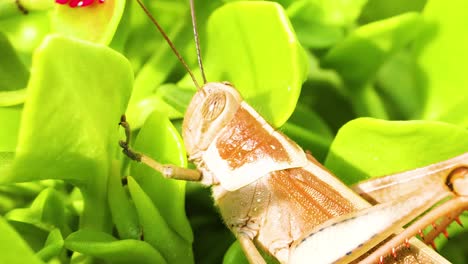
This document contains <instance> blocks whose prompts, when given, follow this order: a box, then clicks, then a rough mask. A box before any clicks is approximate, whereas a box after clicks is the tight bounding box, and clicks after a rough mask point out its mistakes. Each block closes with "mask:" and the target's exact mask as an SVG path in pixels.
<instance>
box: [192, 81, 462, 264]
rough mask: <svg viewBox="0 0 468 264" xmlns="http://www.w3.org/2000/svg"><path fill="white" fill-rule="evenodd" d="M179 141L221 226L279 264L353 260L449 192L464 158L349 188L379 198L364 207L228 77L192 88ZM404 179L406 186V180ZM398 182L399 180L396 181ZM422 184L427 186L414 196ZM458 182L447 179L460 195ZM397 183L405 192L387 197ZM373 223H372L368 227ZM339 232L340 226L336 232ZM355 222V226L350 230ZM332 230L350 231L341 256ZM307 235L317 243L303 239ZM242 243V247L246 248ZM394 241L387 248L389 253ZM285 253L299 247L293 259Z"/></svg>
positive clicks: (364, 203) (365, 203)
mask: <svg viewBox="0 0 468 264" xmlns="http://www.w3.org/2000/svg"><path fill="white" fill-rule="evenodd" d="M183 137H184V140H185V142H186V147H187V151H188V155H189V158H190V159H191V160H192V161H193V162H194V163H195V164H196V165H197V168H198V169H199V170H200V171H201V179H200V181H201V182H202V183H205V184H207V185H210V186H212V190H213V197H214V199H215V202H216V204H217V205H218V207H219V209H220V212H221V215H222V217H223V219H224V221H225V223H226V225H227V226H228V227H229V228H230V229H231V230H232V231H233V232H234V233H235V234H236V236H237V237H238V238H240V239H241V241H242V239H245V240H251V241H255V242H256V244H258V245H259V246H261V247H262V248H264V249H265V250H267V251H268V252H270V253H271V254H272V255H274V256H275V257H276V258H277V259H278V260H279V261H280V262H282V263H290V262H293V263H307V262H304V260H307V258H308V259H309V260H310V259H314V261H316V262H314V263H331V262H335V261H338V260H339V261H344V262H349V261H352V260H354V259H356V258H357V257H359V256H360V255H361V254H363V253H365V252H367V251H368V250H370V249H371V248H373V247H374V246H376V245H377V244H378V243H380V242H381V241H383V240H384V239H385V238H387V237H388V236H390V235H391V234H392V233H394V232H396V231H397V230H398V228H400V227H402V226H403V225H405V224H407V223H408V222H409V221H411V220H412V219H414V218H415V217H416V216H418V215H419V214H421V213H423V212H424V211H425V210H427V209H429V208H430V207H431V206H432V205H434V204H435V203H436V202H438V201H440V200H442V199H444V198H445V197H447V196H449V195H451V194H453V192H452V191H451V190H450V189H449V188H448V187H447V185H445V183H446V182H449V181H450V179H446V177H447V176H448V175H449V172H451V170H453V169H454V168H455V166H461V164H465V166H468V161H467V157H468V155H464V156H461V157H459V158H458V159H455V160H451V161H448V162H445V163H442V164H436V165H433V166H431V167H428V168H423V169H420V170H416V171H410V172H407V173H403V174H397V175H394V176H389V177H386V178H381V179H378V180H375V181H370V182H367V183H363V184H361V185H358V186H357V187H356V188H361V189H364V190H365V192H364V193H362V194H361V195H363V196H365V195H366V194H367V197H368V198H370V197H375V198H374V199H378V200H377V202H379V203H382V204H381V205H378V206H374V207H370V205H369V203H368V202H366V201H364V200H363V199H362V198H361V197H360V196H358V195H357V194H356V193H355V192H353V191H352V190H351V189H349V188H348V187H347V186H345V185H344V184H343V183H342V182H340V181H339V180H338V179H337V178H336V177H334V176H333V175H332V174H330V173H329V172H328V171H327V170H326V169H325V168H324V167H323V166H321V165H320V164H319V163H318V162H317V161H316V160H315V159H314V158H313V157H312V156H311V155H308V154H306V153H305V152H304V151H303V150H302V149H301V148H300V147H299V146H297V145H296V144H295V143H294V142H293V141H291V140H290V139H289V138H287V137H286V136H285V135H283V134H282V133H280V132H278V131H276V130H274V129H273V128H272V127H271V126H270V125H269V124H268V123H267V122H266V121H265V120H264V119H263V118H262V117H261V116H259V114H258V113H257V112H255V110H253V108H251V107H250V106H249V105H248V104H247V103H245V101H243V100H242V98H241V96H240V94H239V93H238V92H237V91H236V90H235V88H234V87H232V85H230V84H228V83H208V84H205V85H204V86H203V88H202V90H200V91H198V92H197V93H196V95H195V96H194V98H193V99H192V101H191V103H190V105H189V107H188V110H187V115H186V116H185V119H184V126H183ZM463 162H465V163H463ZM444 164H445V165H444ZM444 177H445V178H444ZM464 177H466V175H463V176H461V179H464ZM389 179H390V180H389ZM410 179H412V180H413V181H414V182H412V183H408V181H410ZM389 182H391V183H392V184H389ZM402 182H406V183H405V184H397V183H402ZM421 183H425V185H426V186H431V187H432V188H431V189H430V191H426V192H424V193H421V192H419V191H418V188H420V186H419V184H421ZM465 185H466V184H465V182H462V183H459V184H456V186H457V187H459V188H460V189H462V190H465V191H466V190H468V186H465ZM369 186H372V187H369ZM388 186H391V187H393V189H391V188H389V187H388ZM396 188H399V189H402V188H405V189H406V190H407V191H406V192H405V191H399V192H394V193H392V190H395V189H396ZM377 192H378V194H375V193H377ZM395 193H397V194H398V195H395ZM392 195H393V196H392ZM462 195H463V194H462ZM379 219H380V221H379ZM372 221H379V222H375V223H374V224H373V227H372V228H370V227H369V228H367V225H368V223H372ZM426 225H427V223H426ZM340 228H341V229H342V228H347V229H348V232H343V231H341V232H340V230H341V229H340ZM358 228H361V229H363V230H361V232H358V233H356V229H358ZM334 229H336V231H335V230H334ZM340 233H341V235H346V234H349V235H351V236H354V237H353V238H354V239H352V238H350V239H349V244H350V245H349V246H348V248H347V249H346V248H343V249H341V250H342V252H341V253H339V250H337V245H336V243H337V242H340V245H341V244H345V243H343V241H339V240H337V237H338V235H339V234H340ZM320 235H322V236H324V237H325V238H321V237H320ZM333 235H336V237H335V238H334V237H333ZM413 235H414V234H408V236H407V237H405V239H407V238H410V237H411V236H413ZM314 236H317V237H318V238H314V239H315V240H316V243H318V244H321V247H318V246H314V245H313V242H311V240H312V239H311V237H314ZM327 236H331V237H328V238H327ZM404 242H405V241H400V244H403V243H404ZM311 243H312V244H311ZM309 244H311V245H309ZM327 244H329V245H328V247H329V248H331V249H333V250H335V252H336V251H338V252H336V254H335V255H331V256H330V258H324V260H323V262H321V261H320V260H318V259H317V258H313V256H314V255H318V254H314V253H313V252H310V250H312V251H313V250H314V249H316V250H317V251H320V250H319V249H321V248H322V247H323V249H322V250H326V249H327ZM242 245H243V247H244V248H245V250H246V251H247V252H248V251H249V249H248V248H249V247H251V246H249V244H248V243H247V242H246V243H243V244H242ZM305 245H307V246H305ZM397 246H399V245H398V244H395V245H392V247H391V248H389V249H388V252H389V251H390V250H391V249H393V248H396V247H397ZM343 250H344V251H343ZM292 251H294V252H295V253H296V252H298V253H297V254H295V256H292V255H291V253H292ZM388 252H386V253H388ZM384 253H385V252H384ZM382 256H383V255H382ZM251 261H252V262H254V261H255V260H251ZM428 261H429V260H427V259H426V260H425V262H428Z"/></svg>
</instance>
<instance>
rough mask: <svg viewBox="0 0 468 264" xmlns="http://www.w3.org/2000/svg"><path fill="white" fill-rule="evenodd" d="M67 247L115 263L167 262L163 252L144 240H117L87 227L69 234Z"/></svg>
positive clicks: (66, 242) (149, 263) (144, 263)
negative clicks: (162, 254)
mask: <svg viewBox="0 0 468 264" xmlns="http://www.w3.org/2000/svg"><path fill="white" fill-rule="evenodd" d="M65 247H66V248H68V249H70V250H73V251H76V252H80V253H83V254H86V255H90V256H94V257H97V258H100V259H104V260H106V261H108V262H109V263H115V264H127V263H128V264H129V263H142V264H146V263H148V264H151V263H162V264H164V263H166V261H165V260H164V258H163V257H162V256H161V254H160V253H159V252H158V251H157V250H155V249H154V248H152V247H151V246H150V245H149V244H148V243H146V242H144V241H140V240H133V239H125V240H117V239H116V238H114V237H113V236H111V235H109V234H106V233H103V232H96V231H92V230H87V229H82V230H80V231H78V232H75V233H73V234H71V235H70V236H68V237H67V238H66V239H65Z"/></svg>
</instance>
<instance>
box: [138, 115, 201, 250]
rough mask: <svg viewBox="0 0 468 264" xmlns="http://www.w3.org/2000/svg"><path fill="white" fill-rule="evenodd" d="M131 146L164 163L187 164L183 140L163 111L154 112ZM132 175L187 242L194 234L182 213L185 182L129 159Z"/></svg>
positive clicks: (190, 240) (169, 223) (162, 214)
mask: <svg viewBox="0 0 468 264" xmlns="http://www.w3.org/2000/svg"><path fill="white" fill-rule="evenodd" d="M134 148H135V149H136V150H138V151H139V152H142V153H145V154H146V155H148V156H150V157H151V158H153V159H155V160H157V161H158V162H161V163H163V164H174V165H177V166H181V167H186V166H187V154H186V153H185V148H184V143H183V141H182V138H181V137H180V135H179V133H178V132H177V130H176V129H175V127H174V126H173V125H172V124H171V122H170V121H169V119H168V118H167V117H166V116H165V115H164V114H162V113H159V112H157V111H155V112H153V114H151V115H150V116H149V117H148V119H147V120H146V122H145V124H144V125H143V127H142V128H141V130H140V132H139V134H138V136H137V138H136V142H135V146H134ZM130 175H132V176H133V177H134V178H135V180H136V181H137V182H138V184H139V185H140V186H141V188H142V189H143V190H144V192H145V193H146V194H147V195H148V197H150V198H151V201H152V202H153V204H154V206H155V207H156V208H157V209H158V211H159V212H161V216H162V217H163V218H164V220H165V222H166V223H167V224H168V225H169V226H170V227H171V229H172V230H174V231H175V232H177V233H178V234H179V235H180V236H181V237H183V238H184V239H185V240H186V241H187V242H188V243H192V241H193V234H192V230H191V228H190V224H189V222H188V220H187V217H186V215H185V182H184V181H177V180H173V179H166V178H164V177H163V176H162V175H161V174H160V173H159V172H157V171H155V170H153V169H151V168H149V167H148V166H146V165H144V164H139V163H136V162H134V163H132V165H131V168H130Z"/></svg>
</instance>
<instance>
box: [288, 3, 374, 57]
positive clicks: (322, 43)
mask: <svg viewBox="0 0 468 264" xmlns="http://www.w3.org/2000/svg"><path fill="white" fill-rule="evenodd" d="M366 2H367V0H355V1H319V0H300V1H295V2H293V3H292V4H291V5H290V6H289V7H288V9H287V12H288V16H289V18H290V19H291V22H292V24H293V26H294V29H295V30H296V32H297V35H298V37H299V40H300V41H301V44H303V45H305V46H307V47H311V48H324V47H328V46H330V45H332V44H335V43H336V42H338V41H339V40H341V39H342V38H343V37H344V33H345V32H344V31H345V29H346V28H349V27H352V26H353V25H354V21H355V20H356V18H357V17H358V15H359V14H360V12H361V9H362V7H363V6H364V4H365V3H366Z"/></svg>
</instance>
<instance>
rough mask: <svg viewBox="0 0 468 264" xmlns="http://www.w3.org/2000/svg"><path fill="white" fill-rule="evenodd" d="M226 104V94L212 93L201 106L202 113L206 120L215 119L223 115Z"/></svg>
mask: <svg viewBox="0 0 468 264" xmlns="http://www.w3.org/2000/svg"><path fill="white" fill-rule="evenodd" d="M225 106H226V95H225V94H224V93H215V94H210V95H208V97H206V99H205V102H204V103H203V106H202V107H201V115H202V117H203V119H204V121H213V120H215V119H216V118H217V117H218V116H220V115H221V113H222V112H223V110H224V108H225Z"/></svg>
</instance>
